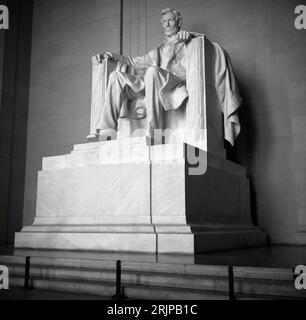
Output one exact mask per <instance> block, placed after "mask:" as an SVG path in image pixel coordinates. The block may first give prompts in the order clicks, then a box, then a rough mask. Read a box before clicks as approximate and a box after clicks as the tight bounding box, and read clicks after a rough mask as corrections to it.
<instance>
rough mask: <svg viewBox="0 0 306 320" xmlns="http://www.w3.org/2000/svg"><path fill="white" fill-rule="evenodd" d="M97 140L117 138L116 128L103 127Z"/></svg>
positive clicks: (98, 133)
mask: <svg viewBox="0 0 306 320" xmlns="http://www.w3.org/2000/svg"><path fill="white" fill-rule="evenodd" d="M97 137H98V140H97V141H108V140H116V139H117V131H116V130H114V129H103V130H98V132H97Z"/></svg>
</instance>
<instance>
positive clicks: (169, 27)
mask: <svg viewBox="0 0 306 320" xmlns="http://www.w3.org/2000/svg"><path fill="white" fill-rule="evenodd" d="M161 23H162V26H163V28H164V34H165V36H167V37H169V36H172V35H174V34H176V33H178V31H179V21H178V20H176V18H175V15H174V13H172V12H169V13H166V14H165V15H163V16H162V19H161Z"/></svg>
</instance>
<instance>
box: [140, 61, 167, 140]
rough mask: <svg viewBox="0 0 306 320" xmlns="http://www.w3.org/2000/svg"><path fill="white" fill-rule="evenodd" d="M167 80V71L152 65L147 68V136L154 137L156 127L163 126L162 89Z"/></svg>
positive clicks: (145, 79) (145, 78) (145, 81)
mask: <svg viewBox="0 0 306 320" xmlns="http://www.w3.org/2000/svg"><path fill="white" fill-rule="evenodd" d="M166 81H167V71H165V70H163V69H161V68H158V67H150V68H148V69H147V71H146V74H145V77H144V83H145V101H146V109H147V120H148V122H147V126H148V127H147V137H149V138H152V139H153V137H154V129H162V128H163V116H164V114H163V111H164V108H163V105H162V101H161V97H160V89H161V88H162V87H163V86H164V85H165V83H166Z"/></svg>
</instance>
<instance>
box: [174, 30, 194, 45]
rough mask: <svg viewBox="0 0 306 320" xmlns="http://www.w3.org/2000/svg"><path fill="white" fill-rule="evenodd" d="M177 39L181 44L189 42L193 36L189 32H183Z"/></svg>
mask: <svg viewBox="0 0 306 320" xmlns="http://www.w3.org/2000/svg"><path fill="white" fill-rule="evenodd" d="M176 38H177V40H178V41H179V42H187V41H189V40H190V39H191V34H190V33H189V32H188V31H185V30H181V31H179V32H178V33H177V34H176Z"/></svg>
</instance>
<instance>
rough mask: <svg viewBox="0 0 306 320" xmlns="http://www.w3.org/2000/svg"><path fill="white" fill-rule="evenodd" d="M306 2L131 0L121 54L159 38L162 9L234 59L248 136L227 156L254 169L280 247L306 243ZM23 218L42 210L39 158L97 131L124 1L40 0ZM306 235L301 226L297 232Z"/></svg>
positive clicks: (257, 209)
mask: <svg viewBox="0 0 306 320" xmlns="http://www.w3.org/2000/svg"><path fill="white" fill-rule="evenodd" d="M298 4H300V1H298V0H258V1H252V0H230V1H229V0H218V1H213V0H187V1H186V0H155V1H145V0H124V17H123V18H124V19H123V23H124V24H123V26H124V28H123V34H122V36H123V52H124V53H125V54H132V55H138V54H143V53H144V52H146V51H147V50H149V49H150V48H153V47H155V46H156V45H158V44H159V43H160V41H161V37H162V30H161V27H160V24H159V13H160V9H161V8H163V7H168V6H169V7H175V8H177V9H179V10H180V11H181V13H182V16H183V19H184V24H183V28H185V29H187V30H191V31H196V32H201V33H205V34H206V35H207V36H208V38H209V39H211V40H212V41H216V42H219V43H220V44H221V45H222V46H223V47H224V48H225V49H226V50H227V51H228V52H229V53H230V55H231V57H232V62H233V65H234V68H235V70H236V73H237V78H238V81H239V84H240V88H241V94H242V96H243V98H244V104H243V107H242V108H241V111H240V117H241V122H242V134H241V136H240V137H239V139H238V141H237V145H236V147H235V148H234V149H232V150H230V152H229V154H230V157H231V158H232V159H235V160H236V161H237V162H238V163H240V164H243V165H245V166H246V167H247V172H248V176H249V177H250V179H251V191H252V209H253V210H252V215H253V219H254V221H255V222H256V223H258V224H259V225H260V226H261V227H263V228H264V230H265V231H266V232H267V233H268V234H269V235H270V237H271V240H272V241H273V242H275V243H297V242H300V243H302V242H303V243H306V237H305V234H306V233H303V232H302V231H305V232H306V204H305V198H306V196H305V195H306V166H305V163H306V161H305V160H306V144H305V141H306V129H305V128H306V108H305V101H306V91H305V84H306V72H305V71H306V62H305V54H306V42H305V35H306V31H305V30H299V31H298V30H296V29H295V28H294V19H295V15H294V8H295V6H296V5H298ZM32 41H33V46H32V65H31V85H30V108H29V121H28V145H27V167H26V188H25V200H24V224H25V225H30V224H31V223H32V222H33V219H34V216H35V205H36V183H37V171H38V170H40V169H41V158H42V157H45V156H53V155H60V154H64V153H67V152H69V151H70V150H71V149H72V146H73V144H75V143H82V142H85V137H86V135H87V134H88V132H89V120H90V85H91V62H90V56H91V55H93V54H94V53H97V52H100V51H104V50H108V51H115V52H119V50H120V0H112V1H110V0H96V1H95V0H65V1H63V0H57V1H48V0H35V3H34V21H33V38H32ZM298 231H301V232H298Z"/></svg>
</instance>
